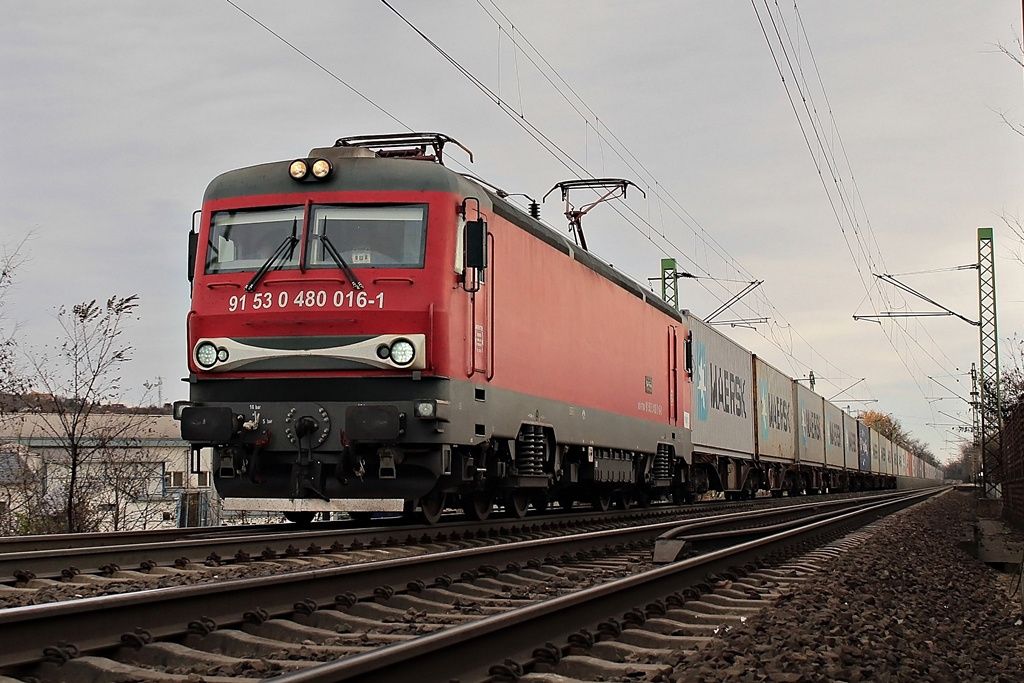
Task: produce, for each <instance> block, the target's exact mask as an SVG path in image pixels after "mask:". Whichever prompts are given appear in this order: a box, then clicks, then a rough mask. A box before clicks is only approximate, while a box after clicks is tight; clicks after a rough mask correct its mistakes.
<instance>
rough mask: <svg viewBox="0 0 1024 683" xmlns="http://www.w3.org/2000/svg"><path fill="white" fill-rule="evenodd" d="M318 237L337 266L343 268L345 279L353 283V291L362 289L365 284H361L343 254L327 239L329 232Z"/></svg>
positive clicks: (325, 231)
mask: <svg viewBox="0 0 1024 683" xmlns="http://www.w3.org/2000/svg"><path fill="white" fill-rule="evenodd" d="M317 237H319V238H320V242H321V243H322V244H323V245H324V248H325V249H326V250H327V253H328V254H330V255H331V258H332V259H334V262H335V263H336V264H337V266H338V267H339V268H341V272H343V273H345V277H347V278H348V280H349V282H351V283H352V289H362V288H363V283H362V282H360V281H359V278H357V277H356V274H355V273H354V272H352V267H351V266H349V265H348V261H346V260H345V259H344V258H342V256H341V254H340V253H338V250H337V249H335V248H334V244H332V243H331V240H330V238H329V237H327V230H324V232H323V234H321V235H317Z"/></svg>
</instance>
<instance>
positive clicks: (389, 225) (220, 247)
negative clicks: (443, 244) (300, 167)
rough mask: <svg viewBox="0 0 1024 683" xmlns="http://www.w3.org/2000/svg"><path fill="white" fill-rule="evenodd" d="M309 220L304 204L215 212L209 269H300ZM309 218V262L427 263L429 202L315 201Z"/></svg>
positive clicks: (310, 264) (391, 265)
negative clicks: (299, 246)
mask: <svg viewBox="0 0 1024 683" xmlns="http://www.w3.org/2000/svg"><path fill="white" fill-rule="evenodd" d="M304 220H305V207H302V206H293V207H285V208H273V209H256V210H238V211H218V212H216V213H214V214H213V217H212V220H211V223H210V233H209V234H210V237H209V240H208V242H207V248H206V273H207V274H217V273H237V272H253V271H262V270H295V269H298V268H299V267H300V263H299V255H300V253H302V252H303V250H300V249H297V248H295V247H296V245H297V244H298V242H299V240H300V239H301V238H302V226H303V224H304ZM309 224H310V227H309V233H310V234H309V235H307V237H306V247H305V250H304V251H305V255H306V256H305V265H306V266H307V267H309V268H337V267H339V265H342V264H343V265H342V268H343V269H344V268H345V267H346V266H348V267H352V268H423V262H424V255H425V252H426V225H427V207H426V205H422V204H418V205H398V206H372V205H351V206H332V205H313V206H311V207H310V221H309ZM331 247H333V248H334V249H335V250H336V252H337V255H338V256H340V261H341V262H340V264H339V262H338V260H336V259H335V257H334V255H332V254H331V253H330V249H331Z"/></svg>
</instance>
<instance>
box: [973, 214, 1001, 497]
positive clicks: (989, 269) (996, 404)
mask: <svg viewBox="0 0 1024 683" xmlns="http://www.w3.org/2000/svg"><path fill="white" fill-rule="evenodd" d="M978 311H979V315H978V320H979V321H980V322H981V325H980V326H979V330H980V337H981V383H980V384H981V386H980V390H981V395H980V397H979V401H978V403H979V408H980V412H981V443H980V445H981V463H982V470H983V475H984V476H983V478H982V481H983V486H984V494H985V497H986V498H998V497H999V483H1000V482H1001V481H1002V478H1003V452H1002V447H1001V441H1000V432H1002V428H1003V407H1002V396H1001V393H1002V392H1001V391H1000V386H999V334H998V328H997V326H996V262H995V244H994V242H993V239H992V228H978Z"/></svg>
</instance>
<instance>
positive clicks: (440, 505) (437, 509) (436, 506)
mask: <svg viewBox="0 0 1024 683" xmlns="http://www.w3.org/2000/svg"><path fill="white" fill-rule="evenodd" d="M444 504H445V494H444V492H443V491H433V492H431V493H428V494H427V495H425V496H423V497H422V498H420V516H421V517H422V518H423V521H424V522H426V523H427V524H431V525H433V524H437V522H438V520H439V519H441V513H442V512H444Z"/></svg>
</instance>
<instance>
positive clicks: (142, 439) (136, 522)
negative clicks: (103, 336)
mask: <svg viewBox="0 0 1024 683" xmlns="http://www.w3.org/2000/svg"><path fill="white" fill-rule="evenodd" d="M71 431H77V434H78V436H77V438H75V439H70V438H69V437H68V433H69V432H71ZM73 455H74V459H75V460H77V462H78V463H79V464H78V467H77V468H76V488H77V490H78V491H79V492H80V496H79V497H78V499H77V502H76V509H77V510H78V511H79V512H80V513H81V518H82V519H85V520H86V521H87V527H88V528H94V529H97V530H102V531H113V530H128V529H154V528H159V527H175V526H181V527H184V526H205V525H209V524H215V523H217V518H218V515H217V513H216V511H217V508H218V506H217V504H216V502H215V501H216V494H215V492H214V491H213V489H212V488H211V486H210V483H211V482H210V472H209V467H208V465H207V466H205V467H204V468H203V470H204V471H202V472H200V473H198V474H196V473H192V472H191V468H190V466H189V465H190V463H189V455H190V453H189V447H188V444H187V443H186V442H184V441H182V440H181V435H180V432H179V424H178V423H177V422H175V421H174V419H173V418H172V417H171V416H170V415H140V414H130V413H110V414H95V413H94V414H93V415H92V416H91V417H90V418H89V420H88V422H87V423H86V424H85V425H84V427H76V428H75V429H74V430H72V429H68V428H66V427H65V426H63V425H62V423H61V420H60V416H59V415H57V414H54V413H14V414H8V415H5V416H3V417H0V534H4V535H7V534H13V533H32V532H36V533H39V532H45V531H46V530H47V524H46V522H47V519H48V518H56V519H58V520H62V519H63V516H64V515H65V514H66V512H65V511H66V509H67V491H68V483H69V481H70V475H71V472H72V467H71V463H72V459H73Z"/></svg>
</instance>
